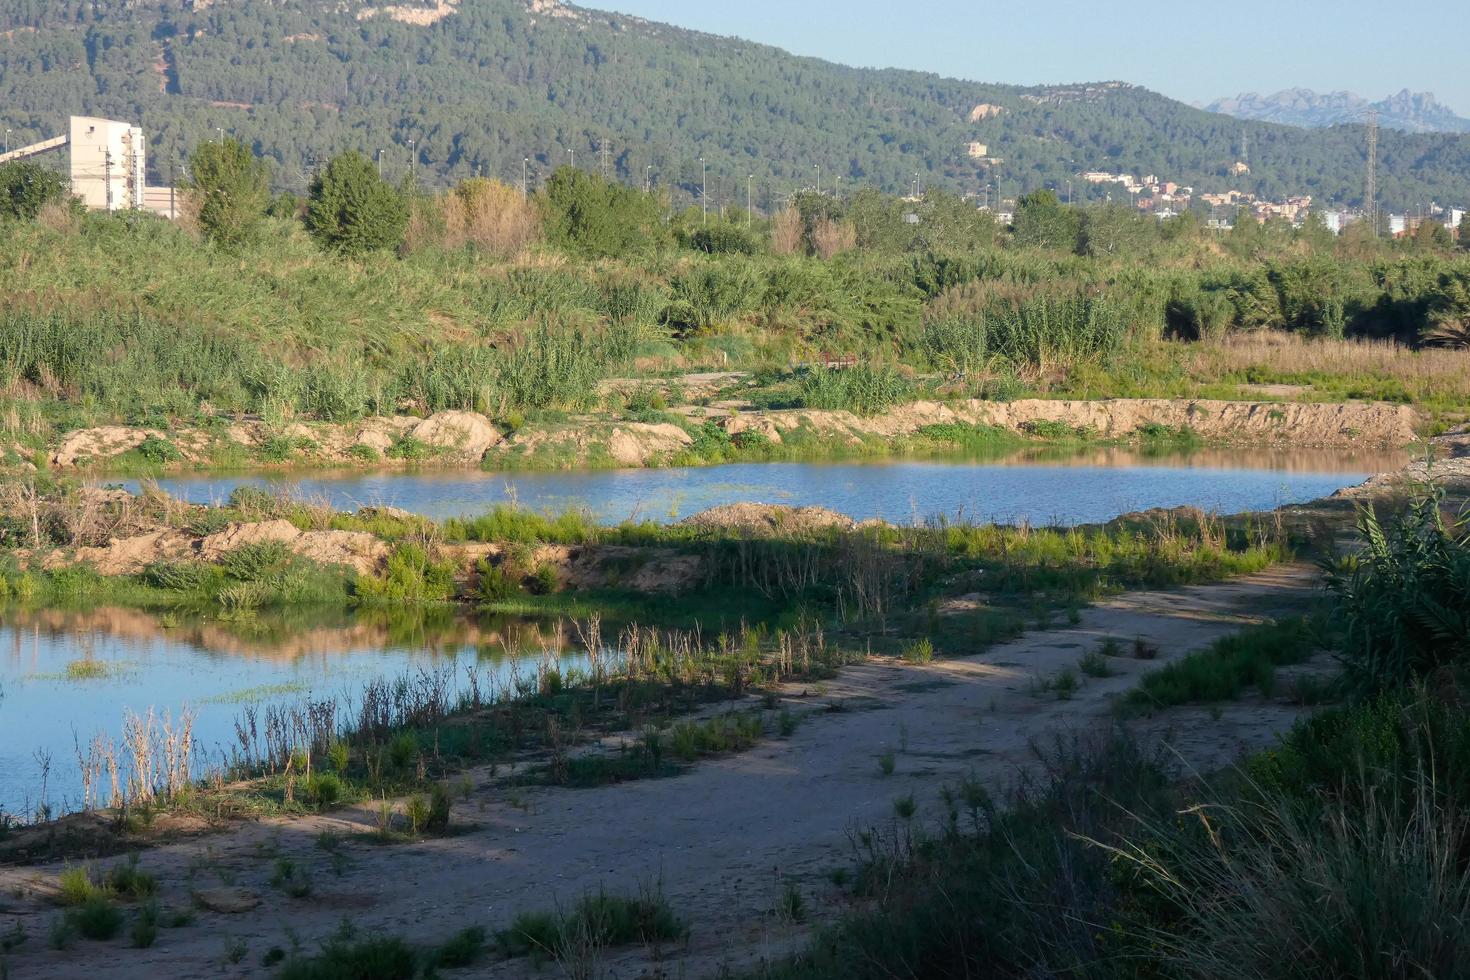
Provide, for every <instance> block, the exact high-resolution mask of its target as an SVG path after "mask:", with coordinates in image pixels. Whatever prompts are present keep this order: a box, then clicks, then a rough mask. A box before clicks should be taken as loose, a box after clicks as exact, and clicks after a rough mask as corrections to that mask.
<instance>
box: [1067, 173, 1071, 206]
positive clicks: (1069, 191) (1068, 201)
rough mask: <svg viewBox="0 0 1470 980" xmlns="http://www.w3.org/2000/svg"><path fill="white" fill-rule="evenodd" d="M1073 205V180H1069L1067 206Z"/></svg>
mask: <svg viewBox="0 0 1470 980" xmlns="http://www.w3.org/2000/svg"><path fill="white" fill-rule="evenodd" d="M1071 206H1072V182H1071V181H1070V180H1069V181H1067V207H1069V208H1070V207H1071Z"/></svg>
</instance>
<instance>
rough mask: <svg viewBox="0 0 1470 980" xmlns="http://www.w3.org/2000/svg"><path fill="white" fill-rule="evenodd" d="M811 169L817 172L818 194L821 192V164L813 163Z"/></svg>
mask: <svg viewBox="0 0 1470 980" xmlns="http://www.w3.org/2000/svg"><path fill="white" fill-rule="evenodd" d="M812 169H813V170H815V171H816V172H817V193H818V194H820V193H822V165H821V164H820V163H818V164H815V165H813V167H812Z"/></svg>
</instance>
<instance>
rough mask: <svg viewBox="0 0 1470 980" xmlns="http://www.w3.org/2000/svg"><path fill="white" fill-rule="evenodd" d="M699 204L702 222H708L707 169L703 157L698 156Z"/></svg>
mask: <svg viewBox="0 0 1470 980" xmlns="http://www.w3.org/2000/svg"><path fill="white" fill-rule="evenodd" d="M699 204H700V206H701V207H702V208H703V209H704V223H705V224H706V225H707V224H709V169H708V168H707V167H706V166H705V163H704V157H700V158H699Z"/></svg>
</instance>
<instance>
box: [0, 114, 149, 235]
mask: <svg viewBox="0 0 1470 980" xmlns="http://www.w3.org/2000/svg"><path fill="white" fill-rule="evenodd" d="M67 147H69V148H70V149H71V174H70V176H71V192H72V194H73V195H74V196H75V197H77V198H79V199H81V201H82V203H83V204H85V205H86V206H87V208H88V209H90V210H92V211H152V212H155V213H157V214H161V215H163V216H164V217H166V218H172V217H175V216H176V211H175V200H174V194H173V190H172V189H171V188H168V187H149V186H147V173H148V165H147V141H146V140H145V139H144V138H143V130H142V128H140V127H138V126H134V125H133V124H131V123H125V122H118V121H117V120H116V119H97V118H94V117H92V116H72V117H71V124H70V126H69V127H68V134H67V135H66V136H55V137H52V138H51V139H48V140H42V141H41V142H39V143H32V144H31V145H30V146H22V147H20V148H18V149H15V150H11V151H10V152H9V153H0V163H7V162H9V161H11V160H24V159H26V158H28V157H34V156H39V155H40V154H42V153H49V152H51V151H53V150H60V149H63V148H67Z"/></svg>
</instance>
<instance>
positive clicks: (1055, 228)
mask: <svg viewBox="0 0 1470 980" xmlns="http://www.w3.org/2000/svg"><path fill="white" fill-rule="evenodd" d="M1079 230H1080V222H1079V220H1078V217H1077V212H1076V211H1074V210H1073V209H1072V208H1069V207H1067V206H1066V205H1064V204H1063V203H1062V202H1061V201H1059V200H1057V196H1056V194H1054V193H1052V192H1051V191H1036V192H1035V193H1032V194H1025V195H1023V196H1022V197H1021V199H1020V200H1019V201H1018V202H1016V224H1015V241H1016V244H1017V245H1020V246H1022V247H1025V248H1051V249H1066V250H1067V251H1071V250H1072V249H1074V248H1076V247H1077V234H1078V231H1079Z"/></svg>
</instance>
